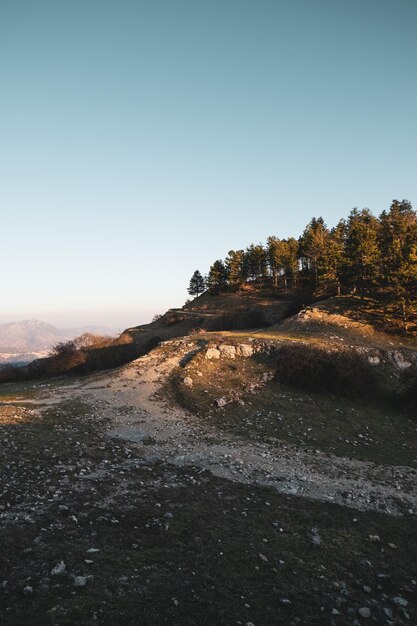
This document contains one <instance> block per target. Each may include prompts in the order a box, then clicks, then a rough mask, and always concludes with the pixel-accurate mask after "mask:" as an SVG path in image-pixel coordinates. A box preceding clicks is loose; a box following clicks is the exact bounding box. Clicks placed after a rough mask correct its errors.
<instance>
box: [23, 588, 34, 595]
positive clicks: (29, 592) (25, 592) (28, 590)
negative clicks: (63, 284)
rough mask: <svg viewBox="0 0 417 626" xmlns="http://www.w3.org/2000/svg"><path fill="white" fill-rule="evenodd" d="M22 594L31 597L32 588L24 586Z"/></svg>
mask: <svg viewBox="0 0 417 626" xmlns="http://www.w3.org/2000/svg"><path fill="white" fill-rule="evenodd" d="M23 593H24V594H25V596H31V595H32V593H33V587H30V586H29V585H26V587H24V589H23Z"/></svg>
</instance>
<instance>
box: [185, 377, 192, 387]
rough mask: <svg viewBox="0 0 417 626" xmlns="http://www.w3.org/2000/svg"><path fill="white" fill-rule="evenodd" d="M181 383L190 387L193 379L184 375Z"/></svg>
mask: <svg viewBox="0 0 417 626" xmlns="http://www.w3.org/2000/svg"><path fill="white" fill-rule="evenodd" d="M182 383H183V385H184V386H185V387H192V386H193V379H192V378H191V377H190V376H186V377H185V378H184V380H183V381H182Z"/></svg>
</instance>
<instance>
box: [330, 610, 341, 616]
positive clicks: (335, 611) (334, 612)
mask: <svg viewBox="0 0 417 626" xmlns="http://www.w3.org/2000/svg"><path fill="white" fill-rule="evenodd" d="M332 615H340V612H339V611H338V610H337V609H333V610H332Z"/></svg>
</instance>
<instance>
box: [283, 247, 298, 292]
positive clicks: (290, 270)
mask: <svg viewBox="0 0 417 626" xmlns="http://www.w3.org/2000/svg"><path fill="white" fill-rule="evenodd" d="M284 272H285V276H286V277H287V278H289V279H290V280H291V282H292V288H293V289H294V288H295V286H296V284H297V277H298V273H299V260H298V241H297V240H296V239H295V238H294V237H289V238H288V239H286V240H285V254H284Z"/></svg>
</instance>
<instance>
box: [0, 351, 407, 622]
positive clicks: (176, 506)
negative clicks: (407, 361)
mask: <svg viewBox="0 0 417 626" xmlns="http://www.w3.org/2000/svg"><path fill="white" fill-rule="evenodd" d="M198 345H199V344H198V342H196V341H195V340H192V341H189V340H188V339H185V340H177V341H176V342H173V343H170V344H167V345H165V346H162V347H161V348H159V349H157V350H154V351H153V352H152V353H151V354H149V355H148V356H146V357H142V358H140V359H138V360H136V361H135V362H133V363H131V364H130V365H128V366H125V367H124V368H120V369H119V370H114V371H112V372H108V373H102V374H97V375H95V376H93V377H90V378H85V379H74V380H72V381H71V380H70V379H68V380H61V381H56V382H50V383H32V384H26V385H25V386H24V387H23V386H19V385H4V386H3V387H2V389H1V392H2V394H1V397H0V434H1V439H0V445H1V448H2V449H1V463H2V465H1V478H2V480H1V485H0V524H1V551H0V624H2V625H3V624H4V625H9V624H10V625H11V624H14V625H20V624H28V623H30V624H39V625H41V624H42V625H45V624H46V625H47V624H51V625H54V624H59V625H64V624H108V625H118V624H120V625H124V624H138V623H143V624H155V625H157V624H178V625H179V624H196V625H200V624H210V625H212V624H243V625H247V626H249V625H250V624H254V625H255V626H266V625H269V624H317V625H319V624H329V625H333V624H334V625H338V624H341V625H346V626H347V625H348V624H349V625H351V624H368V623H374V624H416V623H417V601H416V593H417V582H416V581H417V565H416V560H415V558H414V556H415V554H416V548H417V537H416V534H415V522H416V517H415V515H416V512H417V487H416V484H415V469H414V466H413V463H412V462H410V463H408V464H407V465H401V464H396V463H390V464H385V463H381V462H379V463H378V462H375V460H369V459H367V458H366V456H365V457H364V456H362V457H359V458H358V456H357V455H356V456H355V455H354V454H353V455H350V456H348V455H345V456H343V455H340V454H332V453H330V452H329V451H328V450H327V449H326V448H325V447H323V446H321V445H319V444H318V445H319V447H318V448H317V449H313V448H312V447H311V446H307V447H306V446H305V445H303V446H301V445H300V444H299V440H298V439H297V438H296V437H295V438H294V439H293V440H292V439H291V438H288V436H287V437H286V439H284V438H280V437H274V438H271V437H260V436H258V434H255V435H253V434H251V433H252V431H250V430H249V431H248V433H249V434H248V435H247V436H245V434H244V433H245V431H244V430H239V431H237V430H236V429H230V428H229V429H225V430H221V429H219V427H218V424H219V420H221V417H222V406H221V404H222V403H221V402H220V403H218V405H216V407H215V410H214V411H213V415H212V416H211V417H210V418H209V419H205V420H204V419H202V418H201V416H199V417H197V416H195V415H193V414H192V413H191V412H189V411H186V410H184V409H183V408H181V407H179V406H178V405H177V404H174V403H173V402H172V401H170V402H167V399H168V400H169V394H168V395H167V394H166V393H165V390H166V387H165V385H166V381H167V379H168V378H169V377H170V376H171V375H172V373H173V372H174V373H175V372H177V371H178V369H179V368H182V369H183V371H184V376H183V379H182V383H183V384H185V385H186V386H187V385H191V386H192V385H195V384H196V383H194V382H191V383H190V382H189V381H188V382H184V381H185V380H186V379H187V378H191V380H192V381H193V380H196V376H197V375H198V374H197V372H198V371H200V370H196V371H195V372H194V373H193V377H191V376H190V371H189V370H187V364H188V363H190V362H191V361H192V358H193V355H194V354H195V353H196V350H197V347H198ZM200 357H201V358H204V359H205V356H204V355H200ZM241 357H242V359H246V361H245V363H248V365H247V367H249V361H250V359H249V358H248V357H249V354H248V355H241ZM208 361H210V362H211V359H208ZM208 366H209V367H213V368H214V364H213V365H211V364H209V365H208ZM244 367H246V366H245V365H243V363H242V368H244ZM200 369H201V368H200ZM213 371H214V370H213ZM255 386H256V385H255ZM263 393H266V390H265V389H264V387H262V384H259V387H258V388H257V390H256V393H255V396H256V394H258V395H259V394H263ZM220 397H221V396H219V398H220ZM293 400H294V401H293V402H292V403H293V404H294V403H295V401H296V398H295V397H294V399H293ZM249 408H250V407H249ZM242 409H243V407H242ZM245 409H248V405H246V407H245ZM342 421H343V418H342ZM414 431H415V429H414ZM404 432H405V431H404ZM410 432H411V431H410ZM404 437H405V438H406V439H407V438H408V433H407V437H406V436H405V435H404ZM366 443H367V442H366V441H365V442H364V444H363V445H364V446H365V444H366ZM364 449H365V450H366V447H365V448H364ZM393 458H395V457H393ZM406 458H408V457H406ZM410 458H411V457H410Z"/></svg>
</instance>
